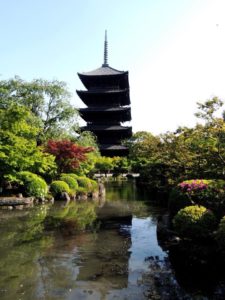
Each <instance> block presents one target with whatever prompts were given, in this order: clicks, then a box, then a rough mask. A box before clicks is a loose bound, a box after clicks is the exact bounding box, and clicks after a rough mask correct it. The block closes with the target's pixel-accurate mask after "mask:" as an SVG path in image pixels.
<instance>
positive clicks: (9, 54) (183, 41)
mask: <svg viewBox="0 0 225 300" xmlns="http://www.w3.org/2000/svg"><path fill="white" fill-rule="evenodd" d="M224 15H225V1H224V0H107V1H106V0H38V1H34V0H33V1H32V0H20V1H18V0H0V34H1V44H0V80H5V79H9V78H12V77H14V76H15V75H18V76H20V77H21V78H22V79H24V80H27V81H30V80H33V79H36V78H43V79H46V80H54V79H57V80H60V81H65V82H66V83H67V85H68V89H69V91H70V92H71V94H72V98H71V102H72V104H73V105H74V106H75V107H77V108H79V107H84V105H83V103H82V102H81V100H80V99H79V97H78V96H77V94H76V90H77V89H78V90H79V89H84V87H83V85H82V83H81V81H80V80H79V78H78V76H77V72H86V71H91V70H93V69H96V68H98V67H100V66H101V65H102V63H103V50H104V48H103V46H104V33H105V30H107V32H108V62H109V65H110V66H111V67H113V68H115V69H118V70H123V71H129V83H130V98H131V111H132V121H131V122H130V125H131V126H132V127H133V132H137V131H149V132H151V133H153V134H160V133H164V132H167V131H174V130H176V128H177V127H178V126H188V127H190V126H194V125H195V124H196V121H197V119H196V118H195V117H194V113H195V112H196V110H197V105H196V102H204V101H205V100H206V99H209V98H211V97H213V96H218V97H219V98H220V99H222V100H223V101H225V76H224V74H225V18H224ZM80 124H81V125H82V124H83V122H82V121H80Z"/></svg>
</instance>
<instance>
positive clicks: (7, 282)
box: [0, 174, 225, 300]
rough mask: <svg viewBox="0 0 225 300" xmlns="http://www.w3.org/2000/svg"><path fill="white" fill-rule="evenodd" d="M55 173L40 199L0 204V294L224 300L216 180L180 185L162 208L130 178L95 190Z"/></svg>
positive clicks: (223, 231) (220, 197)
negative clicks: (10, 206)
mask: <svg viewBox="0 0 225 300" xmlns="http://www.w3.org/2000/svg"><path fill="white" fill-rule="evenodd" d="M26 176H28V175H27V174H26ZM69 177H70V178H69ZM75 177H76V178H75ZM68 178H69V179H68ZM71 178H73V179H75V181H73V180H72V181H71ZM59 179H60V180H58V181H57V182H56V183H55V182H52V183H51V185H50V188H49V190H48V192H47V193H46V196H47V197H46V200H48V201H37V203H36V204H35V205H33V206H32V207H29V208H27V207H26V206H24V207H23V209H12V210H0V234H1V244H0V254H1V255H0V266H1V268H0V270H1V271H0V273H1V276H0V298H1V299H23V300H24V299H128V298H129V299H135V300H137V299H140V300H141V299H165V300H167V299H168V300H169V299H224V297H225V272H224V269H225V259H224V257H225V256H224V251H225V219H224V213H225V205H224V201H225V197H224V195H225V184H224V181H222V180H203V179H195V180H188V181H184V182H182V183H180V184H178V185H177V186H176V187H174V188H173V189H172V190H171V192H170V195H169V197H168V201H164V202H163V205H162V202H161V201H158V199H157V195H153V194H151V193H150V194H149V193H148V192H147V190H146V189H144V188H143V187H141V188H138V187H137V185H136V182H135V180H127V181H125V180H124V181H111V182H105V183H104V186H105V188H106V194H104V193H103V194H102V195H99V183H98V182H97V181H95V183H93V181H90V182H91V183H92V184H93V186H94V188H93V187H91V185H90V182H89V183H88V184H87V183H86V187H87V186H88V187H89V189H90V190H89V192H88V193H87V190H84V189H80V190H79V188H78V187H79V181H78V178H77V176H76V175H75V176H71V174H70V175H69V174H63V175H62V176H61V177H60V178H59ZM62 179H64V180H62ZM83 179H84V178H83ZM21 182H22V181H21ZM62 182H64V183H65V182H67V185H68V186H69V188H70V189H71V186H72V184H73V186H74V191H75V190H76V191H77V193H76V197H73V194H72V193H71V191H70V190H65V189H64V190H62V189H61V190H59V189H58V187H59V186H63V184H62ZM74 182H76V183H77V185H76V186H75V185H74ZM24 183H25V180H24V181H23V184H24ZM23 184H21V186H19V185H18V186H19V187H20V188H21V187H23ZM54 184H55V185H56V187H55V186H54ZM101 184H102V183H101ZM83 185H84V184H83ZM17 188H18V187H17ZM80 188H82V187H81V184H80ZM100 190H102V191H103V188H102V187H101V188H100ZM20 191H21V192H22V191H23V193H24V194H25V195H26V196H30V195H28V194H26V191H25V189H24V190H22V189H20ZM49 191H50V193H51V194H50V193H49ZM53 191H54V192H53ZM93 191H95V192H97V194H95V196H92V197H90V196H91V192H93ZM54 193H55V194H54ZM64 193H66V197H65V194H64ZM78 195H86V196H87V197H78ZM67 196H69V199H68V198H67ZM30 197H31V196H30ZM43 197H44V196H43ZM52 197H54V198H55V199H56V201H54V202H53V201H50V200H51V199H52ZM37 199H39V200H40V199H41V198H40V197H39V196H38V197H37ZM42 200H43V199H42ZM57 200H58V201H57ZM40 202H41V203H40ZM159 203H160V204H159ZM16 206H17V205H16Z"/></svg>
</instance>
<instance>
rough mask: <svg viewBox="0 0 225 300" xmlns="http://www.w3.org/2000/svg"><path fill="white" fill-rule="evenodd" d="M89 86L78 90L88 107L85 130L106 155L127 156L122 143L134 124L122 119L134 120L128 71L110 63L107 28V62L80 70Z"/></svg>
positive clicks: (105, 60)
mask: <svg viewBox="0 0 225 300" xmlns="http://www.w3.org/2000/svg"><path fill="white" fill-rule="evenodd" d="M78 76H79V78H80V80H81V81H82V83H83V85H84V86H85V88H86V90H77V94H78V96H79V97H80V99H81V100H82V101H83V103H84V104H85V105H86V106H87V107H86V108H80V109H79V113H80V116H81V117H82V118H83V120H84V121H86V123H87V124H86V126H84V127H82V128H81V130H82V131H91V132H92V133H93V134H94V135H96V137H97V142H98V145H99V149H100V152H101V154H102V155H104V156H109V157H112V156H126V155H127V154H128V148H127V147H125V146H123V145H122V141H123V140H124V139H127V138H130V137H131V135H132V127H130V126H123V125H122V124H121V123H123V122H127V121H131V108H130V95H129V81H128V71H118V70H116V69H114V68H111V67H110V66H109V64H108V42H107V32H105V42H104V62H103V64H102V66H101V67H100V68H98V69H96V70H93V71H90V72H85V73H78Z"/></svg>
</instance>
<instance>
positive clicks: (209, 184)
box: [170, 179, 225, 217]
mask: <svg viewBox="0 0 225 300" xmlns="http://www.w3.org/2000/svg"><path fill="white" fill-rule="evenodd" d="M175 190H177V197H176V198H177V199H178V201H180V202H183V199H184V198H188V199H189V202H190V203H192V204H199V205H204V206H205V207H207V208H208V209H211V210H213V212H214V213H216V215H217V216H218V217H221V214H223V212H224V210H225V181H224V180H212V179H211V180H206V179H192V180H185V181H183V182H181V183H179V184H178V185H177V187H176V188H175ZM173 196H174V195H171V197H170V198H172V197H173ZM183 204H184V203H183Z"/></svg>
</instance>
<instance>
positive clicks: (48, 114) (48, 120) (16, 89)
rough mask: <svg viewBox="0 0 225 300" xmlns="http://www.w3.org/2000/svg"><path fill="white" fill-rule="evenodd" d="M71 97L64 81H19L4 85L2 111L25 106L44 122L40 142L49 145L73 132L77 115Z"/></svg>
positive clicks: (0, 101)
mask: <svg viewBox="0 0 225 300" xmlns="http://www.w3.org/2000/svg"><path fill="white" fill-rule="evenodd" d="M69 99H70V94H69V92H68V91H67V87H66V84H65V83H64V82H61V81H57V80H53V81H47V80H43V79H35V80H33V81H31V82H26V81H24V80H22V79H21V78H19V77H15V78H13V79H9V80H2V81H0V108H1V109H8V108H9V106H10V105H12V104H13V105H15V104H16V105H20V106H25V107H27V109H28V110H29V111H30V112H32V114H34V115H35V116H37V117H38V118H39V120H41V121H42V131H41V132H39V136H38V139H39V140H41V141H45V140H47V139H49V138H54V137H59V136H62V135H65V134H67V132H68V131H70V130H72V128H73V126H74V125H75V124H74V120H75V116H76V115H77V112H76V110H75V109H74V108H73V107H72V105H71V104H70V102H69Z"/></svg>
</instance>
